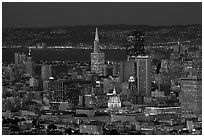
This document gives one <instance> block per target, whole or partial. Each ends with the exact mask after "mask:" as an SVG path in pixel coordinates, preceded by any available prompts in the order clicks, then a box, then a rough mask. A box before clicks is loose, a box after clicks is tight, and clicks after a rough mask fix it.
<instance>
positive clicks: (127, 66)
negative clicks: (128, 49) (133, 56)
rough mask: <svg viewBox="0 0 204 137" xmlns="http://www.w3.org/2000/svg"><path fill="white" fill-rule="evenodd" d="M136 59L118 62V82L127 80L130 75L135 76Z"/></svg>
mask: <svg viewBox="0 0 204 137" xmlns="http://www.w3.org/2000/svg"><path fill="white" fill-rule="evenodd" d="M136 65H137V64H136V61H134V60H129V61H124V62H121V63H120V82H121V83H123V82H128V79H129V78H130V76H133V77H134V78H136V74H137V67H136Z"/></svg>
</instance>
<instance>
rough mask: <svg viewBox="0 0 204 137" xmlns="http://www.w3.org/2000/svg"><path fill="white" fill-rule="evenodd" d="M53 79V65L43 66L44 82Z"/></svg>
mask: <svg viewBox="0 0 204 137" xmlns="http://www.w3.org/2000/svg"><path fill="white" fill-rule="evenodd" d="M50 77H52V65H47V64H45V65H42V66H41V78H42V80H43V81H44V80H48V79H49V78H50Z"/></svg>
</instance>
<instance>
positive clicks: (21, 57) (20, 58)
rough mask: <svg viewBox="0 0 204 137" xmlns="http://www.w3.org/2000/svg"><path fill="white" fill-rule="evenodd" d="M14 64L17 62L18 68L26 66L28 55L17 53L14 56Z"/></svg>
mask: <svg viewBox="0 0 204 137" xmlns="http://www.w3.org/2000/svg"><path fill="white" fill-rule="evenodd" d="M14 62H15V65H16V66H19V65H21V66H22V65H25V62H26V54H24V53H15V54H14Z"/></svg>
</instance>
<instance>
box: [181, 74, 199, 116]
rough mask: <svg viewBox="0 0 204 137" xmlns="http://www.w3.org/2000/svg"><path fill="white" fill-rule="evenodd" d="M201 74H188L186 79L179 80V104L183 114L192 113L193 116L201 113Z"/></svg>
mask: <svg viewBox="0 0 204 137" xmlns="http://www.w3.org/2000/svg"><path fill="white" fill-rule="evenodd" d="M201 76H202V75H201V74H197V75H194V74H192V73H191V74H190V75H189V76H188V77H185V78H181V79H180V84H181V85H180V86H181V92H180V93H179V102H180V103H181V109H182V112H183V114H188V113H191V112H193V114H201V113H202V79H201Z"/></svg>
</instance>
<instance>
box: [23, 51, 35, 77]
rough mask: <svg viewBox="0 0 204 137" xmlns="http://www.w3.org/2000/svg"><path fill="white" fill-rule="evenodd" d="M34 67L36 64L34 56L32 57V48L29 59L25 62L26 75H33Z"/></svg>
mask: <svg viewBox="0 0 204 137" xmlns="http://www.w3.org/2000/svg"><path fill="white" fill-rule="evenodd" d="M34 67H35V64H34V62H33V61H32V57H31V50H29V54H28V57H27V61H26V62H25V71H26V76H28V77H31V76H33V74H34V70H35V69H34Z"/></svg>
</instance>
